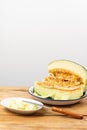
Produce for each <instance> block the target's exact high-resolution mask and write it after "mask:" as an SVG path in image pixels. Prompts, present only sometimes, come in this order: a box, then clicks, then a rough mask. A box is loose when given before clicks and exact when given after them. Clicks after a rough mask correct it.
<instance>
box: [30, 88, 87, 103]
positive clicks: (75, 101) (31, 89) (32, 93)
mask: <svg viewBox="0 0 87 130" xmlns="http://www.w3.org/2000/svg"><path fill="white" fill-rule="evenodd" d="M28 92H29V94H30V95H32V96H33V97H34V98H35V99H36V100H38V101H40V102H42V103H45V104H50V105H72V104H75V103H77V102H79V101H81V100H82V99H83V98H85V97H86V96H87V91H85V92H84V94H83V96H81V97H80V98H78V99H73V100H53V99H51V98H43V97H41V96H37V95H35V94H34V87H33V86H32V87H30V88H29V89H28Z"/></svg>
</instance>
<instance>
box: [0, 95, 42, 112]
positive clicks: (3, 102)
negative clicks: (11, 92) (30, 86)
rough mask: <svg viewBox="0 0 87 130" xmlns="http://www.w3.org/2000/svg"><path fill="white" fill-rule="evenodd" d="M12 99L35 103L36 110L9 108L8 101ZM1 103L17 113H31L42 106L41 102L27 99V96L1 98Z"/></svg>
mask: <svg viewBox="0 0 87 130" xmlns="http://www.w3.org/2000/svg"><path fill="white" fill-rule="evenodd" d="M12 100H15V101H17V102H18V101H24V102H27V103H31V104H35V105H36V104H38V108H37V109H36V110H23V109H22V110H20V109H15V108H11V107H9V103H10V101H12ZM1 105H2V106H4V107H5V108H6V109H8V110H10V111H12V112H15V113H19V114H32V113H34V112H37V111H39V110H40V109H42V107H43V104H42V103H40V102H39V101H36V100H32V99H27V98H20V97H11V98H6V99H3V100H2V101H1Z"/></svg>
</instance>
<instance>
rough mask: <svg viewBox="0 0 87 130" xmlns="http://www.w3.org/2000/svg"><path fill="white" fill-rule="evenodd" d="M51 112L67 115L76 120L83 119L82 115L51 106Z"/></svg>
mask: <svg viewBox="0 0 87 130" xmlns="http://www.w3.org/2000/svg"><path fill="white" fill-rule="evenodd" d="M52 111H55V112H59V113H62V114H64V115H68V116H71V117H73V118H76V119H83V115H80V114H77V113H75V112H73V111H70V110H67V109H62V108H59V107H55V106H53V107H52Z"/></svg>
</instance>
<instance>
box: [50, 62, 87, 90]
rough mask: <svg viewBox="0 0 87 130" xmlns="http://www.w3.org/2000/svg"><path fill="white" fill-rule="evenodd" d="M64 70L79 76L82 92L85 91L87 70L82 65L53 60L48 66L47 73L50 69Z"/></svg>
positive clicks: (86, 87)
mask: <svg viewBox="0 0 87 130" xmlns="http://www.w3.org/2000/svg"><path fill="white" fill-rule="evenodd" d="M57 68H58V69H65V70H69V71H71V72H72V73H74V74H77V75H79V76H80V77H81V78H82V79H83V84H84V85H83V90H84V91H85V90H86V89H87V70H86V68H85V67H83V66H82V65H80V64H78V63H75V62H73V61H69V60H54V61H52V62H50V63H49V64H48V72H49V71H50V70H52V69H57Z"/></svg>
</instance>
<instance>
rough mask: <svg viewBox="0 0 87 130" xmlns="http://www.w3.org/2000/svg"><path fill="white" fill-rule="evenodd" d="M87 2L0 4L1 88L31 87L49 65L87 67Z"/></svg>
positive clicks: (6, 0) (9, 0)
mask: <svg viewBox="0 0 87 130" xmlns="http://www.w3.org/2000/svg"><path fill="white" fill-rule="evenodd" d="M86 50H87V0H0V86H28V85H29V86H31V85H33V83H34V81H35V80H41V79H42V78H43V77H44V76H45V75H46V74H47V66H48V63H49V62H50V61H52V60H55V59H56V60H57V59H68V60H73V61H75V62H78V63H80V64H82V65H83V66H85V67H87V60H86V55H87V52H86Z"/></svg>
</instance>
